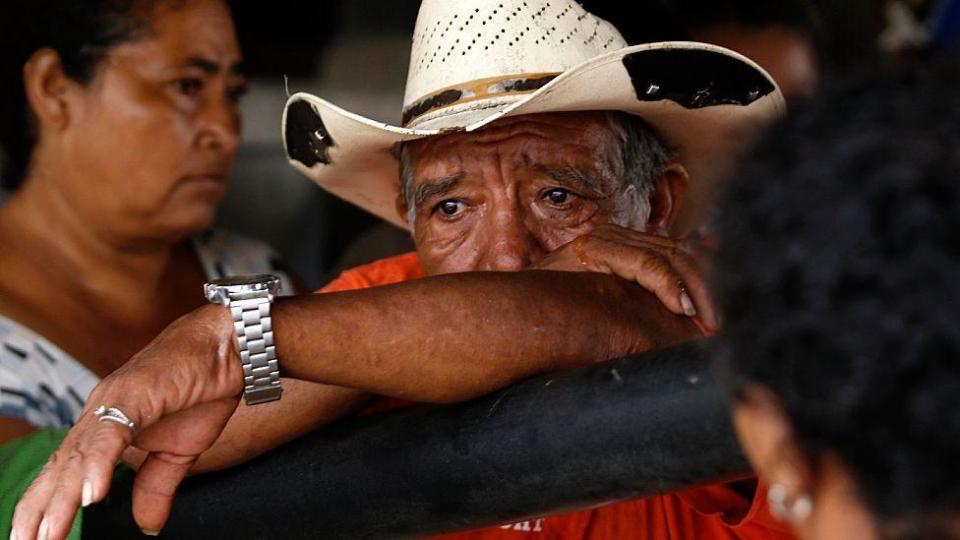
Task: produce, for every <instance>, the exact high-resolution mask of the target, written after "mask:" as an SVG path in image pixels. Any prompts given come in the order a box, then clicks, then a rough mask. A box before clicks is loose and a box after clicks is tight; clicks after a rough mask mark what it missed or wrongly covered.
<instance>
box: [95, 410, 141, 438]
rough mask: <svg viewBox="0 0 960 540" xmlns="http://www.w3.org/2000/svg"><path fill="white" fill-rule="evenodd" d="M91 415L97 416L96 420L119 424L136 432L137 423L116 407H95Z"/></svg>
mask: <svg viewBox="0 0 960 540" xmlns="http://www.w3.org/2000/svg"><path fill="white" fill-rule="evenodd" d="M93 415H94V416H96V417H97V422H113V423H115V424H120V425H121V426H123V427H125V428H128V429H130V431H133V432H134V433H136V432H137V424H136V422H134V421H133V420H130V418H128V417H127V415H125V414H123V411H121V410H120V409H118V408H116V407H109V408H107V407H104V406H103V405H101V406H99V407H97V409H96V410H95V411H93Z"/></svg>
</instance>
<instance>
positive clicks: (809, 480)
mask: <svg viewBox="0 0 960 540" xmlns="http://www.w3.org/2000/svg"><path fill="white" fill-rule="evenodd" d="M733 423H734V426H735V427H736V430H737V438H738V439H739V440H740V445H741V446H742V447H743V451H744V453H745V454H746V456H747V459H749V460H750V464H751V465H752V466H753V468H754V470H755V471H756V472H757V474H758V475H759V476H760V477H761V478H763V479H764V480H765V481H767V482H768V483H769V484H780V485H782V486H783V487H784V488H786V489H787V491H788V492H789V493H791V494H800V493H810V492H811V490H812V489H813V487H814V486H813V481H814V471H813V469H812V466H811V464H810V463H809V462H808V461H807V457H806V456H805V455H804V454H803V453H802V451H801V450H800V447H799V446H798V445H797V442H796V437H795V436H794V431H793V427H792V425H791V423H790V420H789V418H788V417H787V414H786V411H784V410H783V407H782V406H781V404H780V400H779V399H778V398H777V397H776V396H775V395H774V394H773V393H772V392H771V391H769V390H767V389H766V388H763V387H759V386H753V387H750V388H748V389H747V390H746V391H745V392H744V393H743V395H742V396H741V397H740V399H738V400H737V401H736V402H735V403H734V407H733Z"/></svg>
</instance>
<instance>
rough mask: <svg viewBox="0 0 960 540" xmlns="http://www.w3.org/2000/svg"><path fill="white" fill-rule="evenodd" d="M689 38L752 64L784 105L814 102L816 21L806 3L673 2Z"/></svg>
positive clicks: (806, 0)
mask: <svg viewBox="0 0 960 540" xmlns="http://www.w3.org/2000/svg"><path fill="white" fill-rule="evenodd" d="M673 9H674V12H675V16H676V18H677V23H678V24H679V25H680V26H682V27H683V28H685V29H686V33H687V34H688V35H689V36H690V38H692V39H694V40H696V41H703V42H706V43H715V44H717V45H721V46H723V47H727V48H728V49H732V50H734V51H737V52H739V53H741V54H743V55H746V56H747V57H749V58H750V59H752V60H754V61H755V62H757V63H758V64H760V65H761V66H763V68H764V69H765V70H767V72H769V73H770V75H771V76H773V78H774V80H775V81H777V84H778V85H779V86H780V89H781V90H782V91H783V95H784V97H785V98H786V100H787V104H789V105H791V106H794V105H798V104H800V103H802V102H803V101H806V100H808V99H810V98H811V97H813V95H814V93H815V92H816V90H817V87H818V85H819V83H820V62H819V59H818V55H817V49H818V37H817V36H818V33H819V25H820V21H819V17H818V16H817V13H816V11H815V8H814V6H813V4H812V3H811V2H810V0H780V1H777V2H755V1H752V0H720V1H711V0H675V2H674V6H673Z"/></svg>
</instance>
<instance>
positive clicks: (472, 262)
mask: <svg viewBox="0 0 960 540" xmlns="http://www.w3.org/2000/svg"><path fill="white" fill-rule="evenodd" d="M616 144H617V141H616V135H615V132H614V131H613V130H612V129H611V127H610V122H609V119H608V117H607V115H606V114H604V113H596V112H589V113H556V114H537V115H528V116H520V117H516V118H510V119H505V120H501V121H499V122H496V123H495V124H493V125H492V126H491V127H489V128H485V129H483V130H481V131H478V132H473V133H456V134H451V135H445V136H442V137H435V138H430V139H424V140H420V141H416V142H413V143H408V146H407V150H406V151H407V152H409V154H408V159H409V162H410V166H411V172H412V177H413V178H412V185H411V186H409V188H408V189H407V193H409V194H410V197H409V198H410V200H409V201H407V205H408V209H409V210H411V211H412V222H411V225H412V229H413V237H414V241H415V243H416V245H417V251H418V253H419V255H420V259H421V261H422V263H423V266H424V269H425V270H426V272H427V273H428V274H431V275H433V274H446V273H452V272H469V271H478V270H492V271H515V270H522V269H524V268H526V267H528V266H530V265H532V264H535V263H537V262H538V261H540V260H541V259H542V258H543V257H544V256H545V255H546V254H547V253H549V252H551V251H553V250H555V249H557V248H558V247H560V246H562V245H564V244H566V243H568V242H570V241H572V240H574V239H575V238H577V237H579V236H582V235H584V234H586V233H588V232H590V231H591V230H592V229H594V228H595V227H597V226H598V225H602V224H608V223H616V224H618V225H621V226H625V227H631V228H634V229H637V230H642V229H643V227H644V225H645V220H646V216H645V215H644V212H643V211H642V207H643V206H644V205H643V204H641V203H640V201H638V198H637V196H636V193H635V188H633V187H632V186H631V183H630V182H628V181H626V179H624V178H623V171H622V169H623V164H622V160H621V159H620V153H619V152H618V151H611V148H615V145H616Z"/></svg>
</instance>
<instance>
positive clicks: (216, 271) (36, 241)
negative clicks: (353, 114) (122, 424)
mask: <svg viewBox="0 0 960 540" xmlns="http://www.w3.org/2000/svg"><path fill="white" fill-rule="evenodd" d="M4 18H5V19H6V21H5V24H7V25H8V28H6V29H4V31H3V35H4V39H5V41H7V42H8V43H6V44H5V45H4V48H5V49H7V52H8V53H9V54H6V55H5V56H4V57H3V58H4V59H3V60H2V62H3V65H2V67H0V69H2V73H0V85H2V87H0V92H2V100H0V102H2V105H0V107H2V111H0V113H2V117H3V118H4V122H3V123H2V126H0V130H2V131H0V145H2V148H3V150H4V153H5V154H6V159H5V160H4V163H5V168H4V170H3V172H2V174H0V178H2V179H3V181H4V184H5V187H6V188H8V189H11V190H13V193H12V195H11V197H10V198H9V200H8V201H7V202H6V204H5V205H4V206H3V207H2V208H0V387H2V392H0V443H2V442H4V441H6V440H10V439H11V438H14V437H17V436H20V435H24V434H27V433H29V432H31V431H33V430H35V429H36V428H40V427H45V428H58V427H68V426H70V425H71V424H72V423H73V422H74V421H75V420H76V417H77V415H78V414H79V412H80V410H81V409H82V406H83V402H84V400H85V398H86V396H87V395H88V393H89V392H90V390H91V389H92V388H93V387H94V386H95V385H96V383H97V382H98V381H99V379H100V378H101V377H103V376H105V375H107V374H109V373H111V372H112V371H114V370H115V369H116V368H117V367H119V366H120V365H121V364H122V363H123V362H124V361H126V359H128V358H129V357H130V356H131V355H132V354H133V353H135V352H136V351H138V350H140V349H141V348H142V347H143V346H144V345H146V344H147V343H148V342H149V341H150V340H151V339H153V337H154V336H155V335H156V334H157V333H159V331H160V330H162V329H163V328H164V327H166V326H167V325H168V324H169V323H170V322H172V321H173V320H175V319H177V318H178V317H180V316H182V315H183V314H185V313H188V312H190V311H192V310H193V309H195V308H197V307H199V306H201V305H203V304H205V303H206V300H205V299H204V298H203V295H202V285H203V283H204V282H205V281H207V280H208V279H209V278H213V277H219V276H222V275H225V274H226V275H236V274H249V273H259V272H266V271H269V272H272V273H277V270H276V268H275V265H274V263H273V261H274V256H273V253H272V252H271V251H270V250H269V249H267V248H266V247H265V246H262V245H260V244H257V243H254V242H252V241H248V240H244V239H241V238H237V237H234V236H229V235H226V234H222V233H204V231H206V230H207V229H208V228H209V227H210V225H211V223H212V222H213V218H214V214H215V211H216V208H217V204H218V203H219V202H220V200H221V199H222V197H223V195H224V193H225V191H226V188H227V180H228V177H229V174H230V168H231V165H232V163H233V159H234V155H235V153H236V150H237V145H238V141H239V135H240V115H239V111H238V107H237V102H238V100H239V98H240V96H241V95H242V94H243V91H244V89H245V85H246V82H245V80H244V77H243V75H242V74H241V73H240V72H239V70H238V66H239V63H240V60H241V57H240V49H239V46H238V44H237V40H236V36H235V32H234V26H233V22H232V20H231V15H230V11H229V8H228V7H227V5H226V4H225V2H223V1H221V0H189V1H183V0H179V1H173V0H170V1H164V0H126V1H111V0H97V1H90V2H73V1H66V0H59V1H58V0H45V1H42V2H36V1H30V2H26V1H17V2H14V3H13V4H12V5H5V6H4ZM284 279H285V280H286V277H285V276H284ZM285 285H286V287H285V288H286V290H287V291H290V290H291V287H290V283H289V282H286V283H285Z"/></svg>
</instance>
